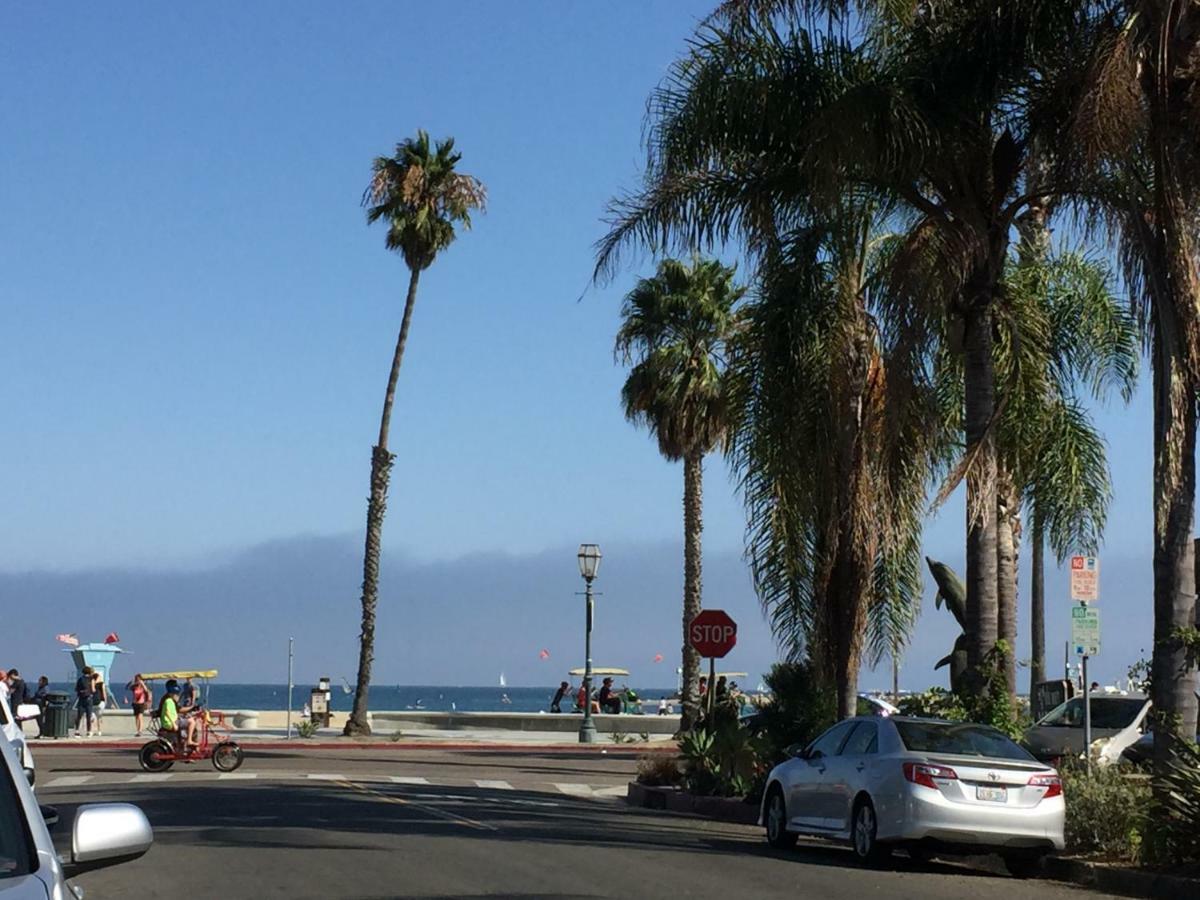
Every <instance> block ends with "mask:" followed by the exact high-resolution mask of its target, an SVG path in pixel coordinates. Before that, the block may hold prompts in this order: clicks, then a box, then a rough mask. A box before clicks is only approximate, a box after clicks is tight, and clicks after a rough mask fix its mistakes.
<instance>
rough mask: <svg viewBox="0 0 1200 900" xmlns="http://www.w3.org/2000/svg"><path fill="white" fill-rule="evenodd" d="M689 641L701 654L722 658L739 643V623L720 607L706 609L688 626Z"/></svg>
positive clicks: (711, 657) (712, 657)
mask: <svg viewBox="0 0 1200 900" xmlns="http://www.w3.org/2000/svg"><path fill="white" fill-rule="evenodd" d="M688 643H689V644H691V645H692V649H693V650H695V651H696V652H697V653H699V654H700V655H701V656H706V657H708V658H709V659H720V658H721V657H723V656H724V655H725V654H726V653H728V652H729V651H730V650H732V649H733V645H734V644H736V643H737V623H736V622H734V621H733V619H731V618H729V616H728V615H727V614H726V613H725V611H724V610H720V609H706V610H704V612H702V613H700V614H699V615H698V616H696V618H694V619H692V624H691V625H690V626H689V627H688Z"/></svg>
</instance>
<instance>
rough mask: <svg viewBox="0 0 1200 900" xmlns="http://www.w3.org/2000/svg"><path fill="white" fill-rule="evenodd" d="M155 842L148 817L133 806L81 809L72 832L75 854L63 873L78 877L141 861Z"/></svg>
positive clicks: (66, 861)
mask: <svg viewBox="0 0 1200 900" xmlns="http://www.w3.org/2000/svg"><path fill="white" fill-rule="evenodd" d="M152 843H154V832H153V831H152V830H151V828H150V822H149V820H147V819H146V814H145V813H143V812H142V811H141V810H140V809H138V808H137V807H136V806H134V805H133V804H131V803H90V804H88V805H86V806H81V807H79V810H78V811H77V812H76V813H75V825H74V827H73V828H72V829H71V855H70V858H69V859H64V860H63V861H62V864H63V872H64V874H65V875H66V877H67V878H74V877H76V876H77V875H80V874H82V873H84V872H90V871H92V870H93V869H103V868H105V867H107V866H115V865H117V864H118V863H123V862H129V861H130V860H134V859H137V858H138V857H139V856H141V855H142V854H144V853H145V852H146V851H147V850H149V849H150V845H151V844H152Z"/></svg>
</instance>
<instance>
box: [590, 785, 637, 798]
mask: <svg viewBox="0 0 1200 900" xmlns="http://www.w3.org/2000/svg"><path fill="white" fill-rule="evenodd" d="M628 793H629V788H628V787H627V786H626V785H623V784H618V785H616V786H615V787H604V788H596V789H595V790H594V791H592V796H593V797H624V796H625V795H626V794H628Z"/></svg>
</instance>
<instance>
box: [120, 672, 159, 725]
mask: <svg viewBox="0 0 1200 900" xmlns="http://www.w3.org/2000/svg"><path fill="white" fill-rule="evenodd" d="M125 690H127V691H129V692H130V693H131V694H132V697H133V704H132V705H133V725H134V727H135V728H136V729H137V736H140V735H141V733H142V716H143V715H145V714H146V712H147V711H148V710H149V709H150V706H151V705H152V704H153V703H154V694H153V692H152V691H151V690H150V686H149V685H148V684H146V680H145V679H144V678H142V673H141V672H138V674H136V675H134V676H133V681H131V682H129V684H127V685H125Z"/></svg>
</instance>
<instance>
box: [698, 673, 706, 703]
mask: <svg viewBox="0 0 1200 900" xmlns="http://www.w3.org/2000/svg"><path fill="white" fill-rule="evenodd" d="M707 696H708V676H707V675H701V676H700V699H701V700H703V699H704V698H705V697H707Z"/></svg>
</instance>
